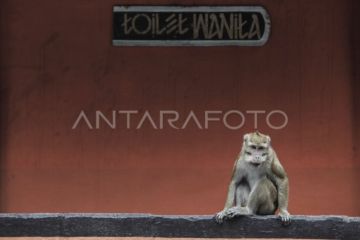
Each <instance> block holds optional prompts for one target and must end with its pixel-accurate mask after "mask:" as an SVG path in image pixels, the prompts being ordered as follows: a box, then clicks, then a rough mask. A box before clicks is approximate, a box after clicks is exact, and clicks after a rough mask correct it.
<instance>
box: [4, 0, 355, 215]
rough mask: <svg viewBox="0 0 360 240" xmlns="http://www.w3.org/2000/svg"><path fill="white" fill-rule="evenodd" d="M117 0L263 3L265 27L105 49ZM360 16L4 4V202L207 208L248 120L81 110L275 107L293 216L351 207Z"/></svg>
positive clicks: (223, 182) (309, 5) (72, 208)
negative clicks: (266, 32)
mask: <svg viewBox="0 0 360 240" xmlns="http://www.w3.org/2000/svg"><path fill="white" fill-rule="evenodd" d="M121 4H125V5H126V4H140V5H219V4H221V5H262V6H264V7H265V8H266V9H267V10H268V12H269V14H270V17H271V28H272V30H271V36H270V39H269V41H268V43H267V44H266V45H265V46H263V47H204V48H202V47H114V46H112V44H111V39H112V6H113V5H121ZM359 14H360V11H359V4H358V3H357V1H355V0H353V1H350V0H348V1H345V0H344V1H343V0H318V1H310V0H301V1H300V0H292V1H285V0H269V1H265V0H257V1H252V0H248V1H241V0H239V1H235V0H233V1H231V0H226V1H220V0H217V1H215V0H213V1H210V0H207V1H190V0H178V1H172V0H167V1H165V0H164V1H145V0H143V1H89V0H77V1H70V0H62V1H45V0H33V1H25V0H2V1H1V3H0V30H1V32H0V64H1V72H0V80H1V95H0V103H1V109H0V110H1V118H0V131H1V134H0V137H1V142H0V143H1V144H0V153H1V159H0V211H1V212H150V213H158V214H212V213H215V212H216V211H218V210H220V209H221V208H222V207H223V203H224V200H225V195H226V191H227V185H228V182H229V179H230V175H231V169H232V166H233V162H234V159H235V157H236V156H237V154H238V152H239V150H240V147H241V143H242V135H243V134H244V133H246V132H249V131H252V130H253V118H252V117H251V116H248V117H247V119H246V120H247V122H246V123H245V126H244V127H243V128H242V129H240V130H237V131H231V130H228V129H226V128H225V127H224V126H222V125H220V124H210V128H209V129H208V130H200V129H198V128H196V126H195V125H191V126H189V127H188V128H186V129H184V130H174V129H171V128H169V127H165V129H164V130H161V131H160V130H154V129H153V128H152V127H151V125H149V124H147V125H144V127H143V128H141V129H139V130H136V129H130V130H128V129H125V128H124V125H122V127H119V128H117V129H115V130H114V129H110V128H109V127H104V128H102V129H100V130H90V129H88V128H87V126H86V125H85V124H82V125H81V126H79V127H78V128H77V129H74V130H73V129H71V127H72V125H73V123H74V122H75V120H76V118H77V116H78V115H79V113H80V111H81V110H84V111H85V112H86V113H88V115H89V116H93V115H94V113H95V111H96V110H101V111H102V112H104V113H107V114H109V116H110V115H111V111H112V110H128V109H134V110H139V111H140V112H142V113H144V111H146V110H149V111H151V112H152V113H154V114H156V113H158V112H159V111H160V110H169V109H172V110H176V111H179V113H180V114H183V115H185V116H186V114H188V113H189V111H190V110H193V111H194V112H195V113H198V114H201V113H203V112H204V111H205V110H222V111H227V110H230V109H237V110H240V111H246V110H265V111H271V110H275V109H281V110H283V111H284V112H286V114H287V115H288V117H289V122H288V125H287V127H286V128H284V129H281V130H272V129H271V128H269V127H267V126H266V124H265V121H264V118H260V119H261V120H260V121H259V129H260V130H261V131H262V132H264V133H267V134H270V135H271V137H272V143H273V146H274V148H275V149H276V151H277V153H278V156H279V157H280V160H281V162H282V163H283V165H284V167H285V168H286V170H287V172H288V175H289V178H290V188H291V190H290V212H291V213H293V214H346V215H359V214H360V205H359V204H358V203H359V201H360V187H359V181H360V162H359V160H360V159H359V158H360V156H359V146H360V145H359V137H360V127H359V123H360V98H359V96H358V95H359V94H360V83H359V80H360V71H359V66H360V60H359V59H360V56H359V46H358V45H359V43H360V38H359V31H358V29H359V26H358V25H359V23H360V19H359V17H358V16H359ZM91 114H92V115H91ZM91 119H92V120H94V117H92V118H91Z"/></svg>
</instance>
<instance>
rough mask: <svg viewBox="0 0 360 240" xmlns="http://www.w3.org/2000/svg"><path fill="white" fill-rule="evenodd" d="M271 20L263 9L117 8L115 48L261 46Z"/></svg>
mask: <svg viewBox="0 0 360 240" xmlns="http://www.w3.org/2000/svg"><path fill="white" fill-rule="evenodd" d="M269 34H270V18H269V15H268V13H267V12H266V10H265V9H264V8H263V7H260V6H221V7H220V6H214V7H210V6H209V7H207V6H206V7H205V6H201V7H174V6H114V8H113V45H116V46H226V45H235V46H261V45H264V44H265V43H266V41H267V40H268V38H269Z"/></svg>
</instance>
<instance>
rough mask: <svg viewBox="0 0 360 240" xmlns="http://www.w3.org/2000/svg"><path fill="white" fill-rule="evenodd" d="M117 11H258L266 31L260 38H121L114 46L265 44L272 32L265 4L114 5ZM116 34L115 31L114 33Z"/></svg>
mask: <svg viewBox="0 0 360 240" xmlns="http://www.w3.org/2000/svg"><path fill="white" fill-rule="evenodd" d="M115 12H130V13H131V12H160V13H161V12H204V13H207V12H209V13H213V12H258V13H260V14H261V15H262V16H263V18H264V33H263V35H262V37H261V38H260V39H258V40H239V39H237V40H125V39H124V40H121V39H114V35H113V39H112V44H113V46H155V47H156V46H204V47H208V46H263V45H264V44H265V43H266V42H267V41H268V39H269V36H270V33H271V21H270V16H269V14H268V12H267V11H266V9H265V8H264V7H263V6H119V5H116V6H113V14H114V13H115ZM113 30H114V26H113ZM113 34H114V33H113Z"/></svg>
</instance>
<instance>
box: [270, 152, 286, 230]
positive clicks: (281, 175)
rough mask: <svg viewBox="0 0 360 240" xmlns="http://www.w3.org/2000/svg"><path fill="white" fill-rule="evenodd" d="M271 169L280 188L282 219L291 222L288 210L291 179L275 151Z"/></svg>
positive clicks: (279, 198)
mask: <svg viewBox="0 0 360 240" xmlns="http://www.w3.org/2000/svg"><path fill="white" fill-rule="evenodd" d="M271 170H272V173H273V175H274V179H273V180H274V182H275V184H276V186H277V190H278V208H279V215H280V217H281V220H282V221H283V222H284V223H286V224H287V223H289V222H290V214H289V212H288V210H287V208H288V197H289V179H288V177H287V174H286V172H285V170H284V168H283V166H282V165H281V163H280V161H279V159H278V158H277V156H276V153H275V152H274V153H273V161H272V164H271Z"/></svg>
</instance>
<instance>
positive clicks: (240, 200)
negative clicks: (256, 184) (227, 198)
mask: <svg viewBox="0 0 360 240" xmlns="http://www.w3.org/2000/svg"><path fill="white" fill-rule="evenodd" d="M249 194H250V187H249V185H248V184H247V183H241V184H239V185H238V186H237V188H236V192H235V197H236V198H235V200H236V201H235V206H234V207H232V208H229V209H228V210H227V211H226V213H225V218H227V219H229V218H233V217H235V216H237V215H247V214H248V211H247V208H246V205H247V202H248V199H249Z"/></svg>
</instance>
